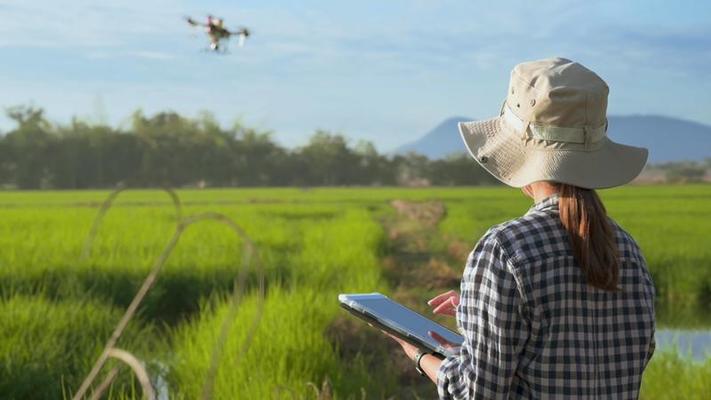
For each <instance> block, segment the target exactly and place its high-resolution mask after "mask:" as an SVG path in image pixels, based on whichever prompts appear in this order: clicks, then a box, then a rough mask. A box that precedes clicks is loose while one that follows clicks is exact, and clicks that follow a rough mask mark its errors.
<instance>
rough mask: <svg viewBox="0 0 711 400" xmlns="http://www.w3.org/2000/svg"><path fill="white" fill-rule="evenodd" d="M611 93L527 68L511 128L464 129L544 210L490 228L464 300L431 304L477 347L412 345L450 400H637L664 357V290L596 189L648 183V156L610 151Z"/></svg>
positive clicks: (506, 124) (489, 162) (499, 174)
mask: <svg viewBox="0 0 711 400" xmlns="http://www.w3.org/2000/svg"><path fill="white" fill-rule="evenodd" d="M607 94H608V87H607V85H606V84H605V82H604V81H603V80H602V79H601V78H600V77H598V76H597V75H596V74H595V73H593V72H592V71H590V70H588V69H586V68H585V67H583V66H582V65H580V64H578V63H575V62H572V61H569V60H566V59H561V58H555V59H546V60H540V61H534V62H527V63H523V64H519V65H517V66H516V67H515V68H514V70H513V71H512V73H511V81H510V85H509V88H508V93H507V98H506V101H505V102H504V104H503V106H502V110H501V114H500V116H499V117H496V118H493V119H489V120H485V121H477V122H467V123H461V124H460V125H459V129H460V133H461V135H462V137H463V139H464V142H465V144H466V146H467V148H468V150H469V152H470V154H471V156H472V157H474V159H476V160H477V161H478V162H479V164H481V166H482V167H484V168H485V169H486V170H487V171H489V172H490V173H491V174H492V175H494V176H495V177H496V178H498V179H499V180H501V181H502V182H504V183H505V184H507V185H509V186H513V187H520V188H522V189H523V192H524V193H525V194H526V195H527V196H529V197H531V198H532V199H533V200H534V202H535V205H534V206H533V207H531V209H530V210H529V211H528V212H527V213H526V214H525V215H524V216H522V217H520V218H517V219H514V220H512V221H508V222H505V223H503V224H500V225H497V226H494V227H492V228H491V229H489V231H488V232H487V233H486V234H485V235H484V237H482V238H481V240H480V241H479V243H478V244H477V245H476V247H475V248H474V250H473V251H472V252H471V254H470V255H469V258H468V260H467V264H466V268H465V271H464V276H463V278H462V283H461V297H460V295H458V294H457V293H456V292H448V293H444V294H442V295H439V296H437V297H435V298H434V299H432V300H431V301H430V302H429V304H430V305H431V306H432V307H433V311H434V312H435V313H441V314H447V315H452V316H456V318H457V325H458V327H459V329H460V331H461V333H462V334H463V335H464V337H465V341H464V344H463V345H462V347H461V348H460V350H459V351H458V354H457V355H456V356H452V357H448V358H445V359H442V358H440V357H438V356H436V355H432V354H426V353H422V352H420V351H419V350H418V349H417V348H415V347H414V346H412V345H409V344H407V343H405V342H403V341H399V342H400V344H401V345H402V347H403V349H404V350H405V352H406V353H407V355H408V356H409V357H410V358H412V359H413V360H414V361H415V364H416V367H417V369H418V371H421V372H422V373H424V374H426V375H427V376H428V377H429V378H430V379H431V380H432V381H433V382H435V383H436V384H437V388H438V392H439V396H440V398H442V399H505V398H577V399H600V398H620V399H634V398H637V397H638V393H639V387H640V382H641V378H642V372H643V371H644V368H645V367H646V365H647V363H648V361H649V359H650V357H651V356H652V353H653V351H654V286H653V283H652V279H651V277H650V275H649V272H648V270H647V267H646V264H645V261H644V258H643V257H642V254H641V252H640V250H639V247H638V246H637V244H636V243H635V242H634V240H633V239H632V237H630V236H629V234H627V233H626V232H625V231H623V230H622V228H620V227H619V226H618V225H617V224H616V223H615V222H613V221H612V220H611V219H609V218H608V217H607V215H606V212H605V208H604V206H603V204H602V202H601V201H600V198H599V197H598V196H597V194H596V193H595V191H594V189H596V188H606V187H613V186H619V185H623V184H625V183H627V182H629V181H631V180H632V179H634V177H636V176H637V175H638V174H639V172H640V171H641V169H642V167H643V166H644V164H645V162H646V159H647V150H646V149H641V148H636V147H630V146H624V145H621V144H617V143H614V142H612V141H610V140H609V139H608V138H607V135H606V133H607V132H606V131H607V119H606V108H607Z"/></svg>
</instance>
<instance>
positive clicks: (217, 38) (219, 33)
mask: <svg viewBox="0 0 711 400" xmlns="http://www.w3.org/2000/svg"><path fill="white" fill-rule="evenodd" d="M185 21H187V23H188V24H190V26H192V27H202V28H204V29H205V33H207V37H208V38H209V39H210V50H211V51H213V52H216V53H218V52H220V53H224V52H225V51H226V50H227V42H228V41H229V40H230V38H231V37H232V36H237V38H238V43H237V45H238V46H239V47H242V46H244V41H245V40H246V39H247V38H248V37H249V35H250V32H249V29H247V28H245V27H240V28H239V29H238V30H236V31H230V30H228V29H227V28H225V27H224V20H223V19H222V18H216V17H213V16H212V15H208V16H207V21H206V22H205V23H204V24H203V23H200V22H198V21H197V20H195V19H193V18H191V17H185Z"/></svg>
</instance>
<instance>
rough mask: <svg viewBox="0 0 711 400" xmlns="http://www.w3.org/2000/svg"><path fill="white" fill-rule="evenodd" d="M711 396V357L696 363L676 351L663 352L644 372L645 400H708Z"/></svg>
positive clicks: (642, 394)
mask: <svg viewBox="0 0 711 400" xmlns="http://www.w3.org/2000/svg"><path fill="white" fill-rule="evenodd" d="M710 393H711V357H709V358H707V359H706V361H704V362H699V361H694V360H692V359H691V357H690V356H687V357H684V356H682V355H679V354H678V353H677V352H676V351H673V350H672V351H660V352H658V354H655V355H654V357H652V360H651V361H650V362H649V365H648V366H647V369H646V370H645V372H644V376H643V381H642V389H641V392H640V399H642V400H654V399H664V400H667V399H668V400H675V399H679V400H697V399H698V400H705V399H708V398H709V394H710Z"/></svg>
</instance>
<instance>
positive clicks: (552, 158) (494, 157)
mask: <svg viewBox="0 0 711 400" xmlns="http://www.w3.org/2000/svg"><path fill="white" fill-rule="evenodd" d="M459 133H460V135H461V136H462V139H463V140H464V144H465V145H466V147H467V150H468V151H469V154H470V155H471V156H472V157H473V158H474V159H475V160H476V161H477V162H478V163H479V165H481V166H482V167H483V168H484V169H485V170H487V171H488V172H489V173H490V174H491V175H493V176H494V177H495V178H496V179H498V180H500V181H501V182H503V183H505V184H507V185H509V186H513V187H523V186H526V185H528V184H530V183H533V182H538V181H553V182H559V183H567V184H570V185H575V186H578V187H582V188H586V189H602V188H610V187H615V186H620V185H624V184H626V183H628V182H630V181H632V180H633V179H634V178H636V177H637V176H638V175H639V174H640V172H642V169H643V168H644V165H645V163H646V162H647V155H648V152H647V149H644V148H640V147H633V146H627V145H623V144H619V143H615V142H613V141H611V140H609V139H608V138H607V137H605V138H604V139H602V141H601V142H599V143H596V146H595V149H592V150H579V149H575V150H570V149H564V148H556V147H555V146H533V145H530V144H529V145H526V144H525V142H524V140H523V139H522V138H521V135H518V134H516V133H515V132H511V131H508V127H507V126H506V125H505V124H504V123H503V121H502V120H501V118H500V117H496V118H491V119H487V120H482V121H472V122H460V123H459Z"/></svg>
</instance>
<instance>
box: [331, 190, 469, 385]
mask: <svg viewBox="0 0 711 400" xmlns="http://www.w3.org/2000/svg"><path fill="white" fill-rule="evenodd" d="M390 205H391V206H392V208H393V211H394V212H392V213H387V214H385V215H383V216H382V218H381V223H382V224H383V227H384V229H385V231H386V233H387V236H388V244H387V248H386V253H385V254H386V255H385V257H384V258H383V261H382V265H383V276H384V277H385V279H386V280H387V282H388V285H389V286H390V288H391V290H392V292H391V293H390V295H391V297H392V298H394V299H395V300H397V301H398V302H400V303H402V304H404V305H406V306H408V307H410V308H412V309H414V310H417V311H418V312H420V313H422V314H424V315H427V316H431V315H432V314H431V313H430V311H429V309H428V307H427V304H426V301H427V300H428V299H429V298H431V297H433V296H434V295H436V294H438V293H441V292H444V291H446V290H450V289H457V288H458V287H459V282H460V279H461V270H460V269H459V268H453V267H452V266H451V265H450V262H448V261H447V260H451V259H453V258H454V259H456V258H459V255H458V254H457V255H455V257H453V255H452V254H450V253H451V251H452V249H451V246H450V248H448V250H447V251H445V252H444V253H442V252H438V251H435V250H433V248H434V246H433V243H432V242H433V239H434V238H436V237H437V236H438V235H439V234H440V233H439V232H438V230H437V226H438V224H439V222H440V221H441V220H442V219H443V218H444V217H445V215H446V208H445V206H444V204H443V203H442V202H439V201H428V202H409V201H404V200H394V201H392V202H391V203H390ZM463 263H464V260H463V259H462V260H461V264H462V265H463ZM434 319H435V320H437V321H439V322H440V323H443V324H445V325H448V326H450V327H451V328H454V326H455V324H454V321H453V320H452V319H450V318H434ZM329 334H330V335H331V336H332V337H333V340H334V341H336V343H339V344H340V348H339V350H340V352H341V356H342V357H344V359H346V360H355V359H357V358H358V357H359V356H360V357H363V358H362V360H368V361H367V362H368V364H369V369H371V371H383V372H384V374H385V375H384V376H388V375H389V376H393V375H394V378H395V379H396V381H397V382H395V383H396V386H397V387H398V388H400V390H398V391H397V392H396V393H389V395H393V398H423V399H429V398H433V397H434V396H436V391H435V388H434V385H432V383H430V382H429V381H428V380H426V379H425V378H423V377H421V376H420V375H419V374H417V372H416V371H415V369H414V367H413V364H412V361H411V360H409V359H407V357H405V356H404V354H403V353H402V351H400V349H399V348H397V347H396V345H395V344H394V343H392V341H391V340H390V339H388V338H385V337H383V335H382V334H381V333H380V332H377V331H376V330H375V329H372V328H370V327H368V326H367V325H365V324H363V323H362V322H360V321H357V320H355V319H354V318H352V317H350V316H345V317H339V318H337V319H336V321H334V324H333V325H332V326H331V329H330V330H329Z"/></svg>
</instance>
